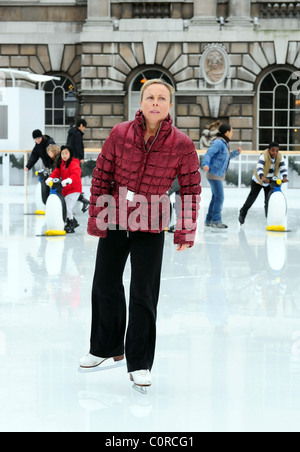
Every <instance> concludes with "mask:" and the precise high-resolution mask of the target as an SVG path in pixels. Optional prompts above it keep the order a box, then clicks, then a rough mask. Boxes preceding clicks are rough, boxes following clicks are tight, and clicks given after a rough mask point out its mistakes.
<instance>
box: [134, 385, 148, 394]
mask: <svg viewBox="0 0 300 452" xmlns="http://www.w3.org/2000/svg"><path fill="white" fill-rule="evenodd" d="M148 387H149V386H138V385H136V384H135V383H133V385H132V388H133V389H135V390H136V391H137V392H139V393H140V394H143V395H147V394H148V391H147V388H148Z"/></svg>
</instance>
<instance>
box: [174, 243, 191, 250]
mask: <svg viewBox="0 0 300 452" xmlns="http://www.w3.org/2000/svg"><path fill="white" fill-rule="evenodd" d="M190 247H191V245H189V244H188V243H182V244H179V245H178V246H177V248H176V251H185V250H187V249H188V248H190Z"/></svg>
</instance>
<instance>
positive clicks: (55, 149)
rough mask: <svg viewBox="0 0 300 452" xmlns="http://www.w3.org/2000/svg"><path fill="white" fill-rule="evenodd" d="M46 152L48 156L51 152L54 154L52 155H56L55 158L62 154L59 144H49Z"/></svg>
mask: <svg viewBox="0 0 300 452" xmlns="http://www.w3.org/2000/svg"><path fill="white" fill-rule="evenodd" d="M46 151H47V154H49V152H52V154H54V156H55V157H56V156H57V154H59V153H60V147H59V146H58V145H57V144H49V146H48V147H47V149H46Z"/></svg>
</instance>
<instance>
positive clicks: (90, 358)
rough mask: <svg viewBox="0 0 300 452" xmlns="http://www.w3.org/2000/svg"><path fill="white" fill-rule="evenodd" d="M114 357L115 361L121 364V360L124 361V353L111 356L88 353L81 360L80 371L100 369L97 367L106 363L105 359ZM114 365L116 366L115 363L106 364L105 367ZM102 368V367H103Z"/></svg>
mask: <svg viewBox="0 0 300 452" xmlns="http://www.w3.org/2000/svg"><path fill="white" fill-rule="evenodd" d="M109 359H113V360H114V362H115V363H117V364H119V362H120V361H123V359H124V355H120V356H112V357H110V358H100V357H99V356H94V355H92V354H91V353H88V354H87V355H85V356H84V357H83V358H81V360H80V361H79V371H80V372H83V371H95V370H98V369H97V368H98V367H99V366H100V365H101V364H102V363H104V362H105V361H107V360H109ZM112 367H115V365H112V366H105V369H108V368H109V369H110V368H112ZM101 370H102V368H101Z"/></svg>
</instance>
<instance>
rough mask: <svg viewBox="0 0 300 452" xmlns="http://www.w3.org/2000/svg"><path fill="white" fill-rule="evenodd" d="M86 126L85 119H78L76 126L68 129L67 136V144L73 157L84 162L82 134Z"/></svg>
mask: <svg viewBox="0 0 300 452" xmlns="http://www.w3.org/2000/svg"><path fill="white" fill-rule="evenodd" d="M86 126H87V122H86V120H85V119H79V120H78V121H77V123H76V126H75V127H72V128H71V129H70V130H69V132H68V138H67V146H70V147H71V148H72V149H73V152H74V158H76V159H78V160H79V161H80V163H84V145H83V135H84V131H85V128H86Z"/></svg>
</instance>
